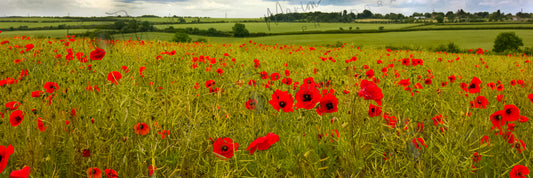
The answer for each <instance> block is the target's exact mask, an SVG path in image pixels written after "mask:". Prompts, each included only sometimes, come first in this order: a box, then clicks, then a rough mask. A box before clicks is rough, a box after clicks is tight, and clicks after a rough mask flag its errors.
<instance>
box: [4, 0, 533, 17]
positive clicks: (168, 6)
mask: <svg viewBox="0 0 533 178" xmlns="http://www.w3.org/2000/svg"><path fill="white" fill-rule="evenodd" d="M267 9H270V11H271V12H272V13H274V14H275V13H276V9H277V13H282V12H289V11H290V12H295V11H296V12H309V11H322V12H334V11H336V12H339V11H342V10H344V9H346V10H348V12H354V13H357V12H362V11H363V10H365V9H368V10H370V11H372V12H374V13H382V14H386V13H390V12H394V13H403V14H404V15H411V14H413V12H433V11H436V12H447V11H454V12H455V11H457V10H458V9H463V10H465V11H467V12H479V11H488V12H494V11H496V10H498V9H500V10H501V11H502V12H504V13H512V14H515V13H516V12H520V11H523V12H528V13H531V12H533V0H314V1H311V0H287V1H277V0H244V1H237V0H0V17H4V16H28V15H30V16H67V15H70V16H107V15H108V14H106V13H112V12H117V11H121V10H124V11H126V12H127V13H128V15H130V16H140V15H157V16H169V15H171V16H172V15H177V16H200V17H226V16H227V17H228V18H235V17H249V18H256V17H257V18H258V17H263V16H265V15H267ZM287 9H290V10H287ZM119 14H121V15H124V13H119Z"/></svg>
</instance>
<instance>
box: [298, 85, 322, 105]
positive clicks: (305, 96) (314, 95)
mask: <svg viewBox="0 0 533 178" xmlns="http://www.w3.org/2000/svg"><path fill="white" fill-rule="evenodd" d="M320 97H321V96H320V92H319V91H318V89H316V87H315V86H314V85H313V84H310V83H306V82H304V83H303V84H302V85H301V86H300V90H299V91H298V92H297V93H296V95H295V98H296V106H295V107H296V108H305V109H312V108H314V107H315V106H316V104H317V103H318V102H319V101H320Z"/></svg>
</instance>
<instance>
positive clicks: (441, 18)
mask: <svg viewBox="0 0 533 178" xmlns="http://www.w3.org/2000/svg"><path fill="white" fill-rule="evenodd" d="M435 19H436V20H437V22H438V23H444V15H441V14H438V15H437V16H436V17H435Z"/></svg>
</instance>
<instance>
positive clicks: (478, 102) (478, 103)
mask: <svg viewBox="0 0 533 178" xmlns="http://www.w3.org/2000/svg"><path fill="white" fill-rule="evenodd" d="M487 105H489V101H488V100H487V98H485V97H484V96H478V97H476V99H475V100H474V107H475V108H482V107H483V109H485V108H487Z"/></svg>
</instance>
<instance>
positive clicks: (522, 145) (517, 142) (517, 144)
mask: <svg viewBox="0 0 533 178" xmlns="http://www.w3.org/2000/svg"><path fill="white" fill-rule="evenodd" d="M514 147H515V148H516V151H518V152H519V153H522V151H524V150H526V144H525V143H524V141H522V140H520V139H516V140H515V142H514Z"/></svg>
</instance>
